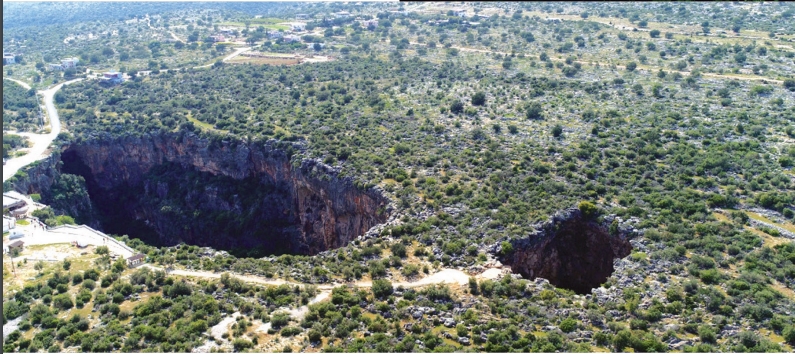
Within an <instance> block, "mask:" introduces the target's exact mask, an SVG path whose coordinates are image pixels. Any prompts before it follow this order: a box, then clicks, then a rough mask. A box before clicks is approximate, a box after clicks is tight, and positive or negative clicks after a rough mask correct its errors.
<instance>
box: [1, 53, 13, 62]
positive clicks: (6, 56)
mask: <svg viewBox="0 0 795 354" xmlns="http://www.w3.org/2000/svg"><path fill="white" fill-rule="evenodd" d="M14 63H16V59H15V58H14V54H11V53H3V65H6V64H14Z"/></svg>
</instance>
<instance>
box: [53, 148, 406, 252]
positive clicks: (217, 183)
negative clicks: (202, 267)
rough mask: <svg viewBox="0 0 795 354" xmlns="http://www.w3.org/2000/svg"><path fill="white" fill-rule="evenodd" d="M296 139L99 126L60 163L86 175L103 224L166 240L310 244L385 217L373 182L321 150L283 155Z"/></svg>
mask: <svg viewBox="0 0 795 354" xmlns="http://www.w3.org/2000/svg"><path fill="white" fill-rule="evenodd" d="M300 149H301V146H300V145H298V144H295V143H283V142H278V141H268V142H254V143H246V142H241V141H234V140H221V139H210V138H205V137H200V136H197V135H195V134H193V133H170V134H153V135H149V134H144V135H142V136H137V137H133V136H128V137H122V138H110V137H102V136H99V137H94V138H91V139H89V140H86V141H81V142H76V143H72V144H71V145H69V146H67V147H65V148H64V150H63V152H62V153H61V160H62V161H63V168H62V169H61V170H62V172H64V173H72V174H78V175H81V176H83V177H84V178H85V179H86V183H87V185H88V191H89V195H90V196H91V199H92V201H93V202H94V203H95V205H96V206H97V209H99V211H100V214H102V219H103V220H102V226H103V228H104V229H105V231H106V232H111V233H118V234H129V235H130V236H134V237H136V236H141V238H144V239H146V238H147V237H149V238H151V237H156V238H157V241H160V242H162V243H164V244H174V243H178V242H186V243H189V244H197V245H200V246H210V247H214V248H222V249H235V248H238V249H254V248H260V250H261V251H262V252H264V253H266V254H267V253H283V252H290V253H299V254H315V253H318V252H321V251H324V250H327V249H331V248H336V247H340V246H344V245H346V244H347V243H348V242H350V241H351V240H353V239H354V238H356V237H357V236H359V235H363V234H364V233H365V232H367V230H369V229H370V228H371V227H373V226H375V225H377V224H379V223H382V222H384V221H386V220H387V217H388V215H389V213H390V212H391V210H392V208H391V206H390V201H389V199H388V198H386V197H385V196H384V195H383V194H382V193H381V191H380V190H378V189H376V188H371V189H367V190H362V189H359V188H357V187H356V186H355V185H354V183H353V180H352V179H350V178H342V177H339V173H338V172H339V171H337V170H335V169H333V168H331V167H329V166H326V165H324V164H322V163H321V162H320V161H319V160H315V159H303V160H296V159H292V160H293V161H291V154H290V151H296V150H300ZM146 230H148V231H149V232H150V233H151V234H149V235H145V234H146ZM138 234H140V235H138Z"/></svg>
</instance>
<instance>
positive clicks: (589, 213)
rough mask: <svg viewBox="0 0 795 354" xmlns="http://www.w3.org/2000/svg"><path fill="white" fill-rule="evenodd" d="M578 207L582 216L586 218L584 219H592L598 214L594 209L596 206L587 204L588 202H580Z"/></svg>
mask: <svg viewBox="0 0 795 354" xmlns="http://www.w3.org/2000/svg"><path fill="white" fill-rule="evenodd" d="M578 207H579V209H580V211H581V212H582V215H583V216H584V217H586V218H591V217H594V216H596V213H597V212H598V209H597V208H596V205H594V204H593V203H591V202H588V201H582V202H580V205H579V206H578Z"/></svg>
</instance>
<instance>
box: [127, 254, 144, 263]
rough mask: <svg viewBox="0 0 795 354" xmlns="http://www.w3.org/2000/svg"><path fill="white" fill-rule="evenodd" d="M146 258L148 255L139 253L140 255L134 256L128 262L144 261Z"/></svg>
mask: <svg viewBox="0 0 795 354" xmlns="http://www.w3.org/2000/svg"><path fill="white" fill-rule="evenodd" d="M144 258H146V255H145V254H143V253H139V254H136V255H134V256H132V257H129V258H127V260H128V261H136V260H139V259H144Z"/></svg>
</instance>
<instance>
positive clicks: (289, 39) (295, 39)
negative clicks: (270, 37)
mask: <svg viewBox="0 0 795 354" xmlns="http://www.w3.org/2000/svg"><path fill="white" fill-rule="evenodd" d="M282 40H284V43H292V42H298V41H300V40H301V37H298V36H296V35H293V34H288V35H286V36H284V37H282Z"/></svg>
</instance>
